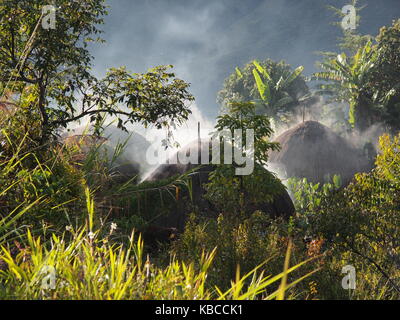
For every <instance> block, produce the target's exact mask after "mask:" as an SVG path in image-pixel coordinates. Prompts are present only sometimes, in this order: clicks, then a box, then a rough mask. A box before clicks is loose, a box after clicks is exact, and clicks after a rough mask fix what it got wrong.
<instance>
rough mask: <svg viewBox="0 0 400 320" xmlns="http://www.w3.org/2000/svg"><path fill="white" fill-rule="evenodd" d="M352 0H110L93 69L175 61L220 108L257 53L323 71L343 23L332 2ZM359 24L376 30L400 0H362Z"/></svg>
mask: <svg viewBox="0 0 400 320" xmlns="http://www.w3.org/2000/svg"><path fill="white" fill-rule="evenodd" d="M348 2H350V1H349V0H109V1H108V4H109V6H110V13H109V15H108V16H107V17H106V20H105V22H106V24H105V25H104V26H103V27H102V28H103V30H104V31H105V34H104V37H105V39H106V41H107V43H106V44H104V45H101V46H95V47H93V48H92V53H93V55H94V56H95V63H94V69H95V72H96V73H97V74H99V75H101V74H103V73H104V72H105V70H106V69H107V68H109V67H117V66H122V65H125V66H127V68H128V69H129V70H131V71H134V72H144V71H146V70H147V69H148V68H150V67H153V66H156V65H161V64H172V65H174V66H175V71H176V73H177V76H178V77H180V78H182V79H184V80H185V81H187V82H190V83H191V92H192V93H193V94H194V95H195V97H196V105H197V107H198V108H199V110H200V112H201V114H202V116H203V117H205V118H206V119H209V120H212V119H214V118H215V117H216V115H217V114H218V110H219V106H218V105H217V103H216V94H217V92H218V91H219V90H220V89H221V87H222V83H223V80H224V78H225V77H227V76H228V75H229V74H230V73H231V72H232V71H234V68H235V67H236V66H242V65H243V64H245V63H246V62H248V61H250V60H252V59H254V58H257V59H265V58H272V59H275V60H281V59H283V60H285V61H286V62H288V63H290V64H292V65H293V66H295V67H297V66H298V65H303V66H305V68H306V71H305V73H306V74H311V73H312V72H314V71H316V69H315V61H316V60H318V58H319V57H318V55H317V54H316V52H317V51H335V50H336V48H335V43H336V39H337V37H339V36H340V30H339V29H338V27H336V26H333V25H331V24H330V23H331V22H332V21H334V19H335V18H334V16H333V13H332V12H331V11H329V10H327V9H326V7H325V6H326V5H327V4H334V5H336V6H338V7H339V6H340V7H342V6H344V5H345V4H348ZM362 3H364V4H367V7H366V8H365V9H364V10H363V12H362V19H363V21H362V24H361V27H360V31H361V32H362V33H369V34H372V35H376V34H377V33H378V30H379V28H380V27H381V26H383V25H389V24H391V22H392V20H393V19H396V18H399V17H400V0H379V1H377V0H363V1H362Z"/></svg>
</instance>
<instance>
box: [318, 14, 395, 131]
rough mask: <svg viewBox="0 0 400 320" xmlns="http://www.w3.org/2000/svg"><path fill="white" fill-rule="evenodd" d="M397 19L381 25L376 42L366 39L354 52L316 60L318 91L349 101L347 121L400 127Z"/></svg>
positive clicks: (365, 126) (358, 125)
mask: <svg viewBox="0 0 400 320" xmlns="http://www.w3.org/2000/svg"><path fill="white" fill-rule="evenodd" d="M399 52H400V20H398V21H397V22H396V21H395V22H393V25H392V26H391V27H389V28H386V27H383V28H382V29H381V31H380V34H379V35H378V37H377V38H376V43H375V44H374V43H373V42H372V41H369V42H367V43H366V44H365V45H364V46H363V47H361V48H359V49H358V51H357V52H356V53H355V54H354V55H347V54H346V53H342V54H339V55H337V56H335V57H333V58H326V59H325V61H323V62H322V63H320V64H319V66H320V68H321V69H322V70H323V71H322V72H318V73H315V74H314V75H313V78H314V79H315V80H323V81H326V82H328V83H327V84H319V85H318V87H319V89H320V91H319V93H320V94H328V95H331V96H333V97H334V99H333V100H334V101H341V102H348V103H349V105H350V111H349V123H350V125H351V126H352V127H353V128H356V129H357V130H360V131H364V130H366V129H368V128H369V127H370V126H371V125H372V124H374V123H383V124H385V125H387V126H388V127H389V128H390V129H392V130H393V131H397V130H399V129H400V85H399V83H398V75H399V74H400V53H399Z"/></svg>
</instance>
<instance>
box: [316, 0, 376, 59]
mask: <svg viewBox="0 0 400 320" xmlns="http://www.w3.org/2000/svg"><path fill="white" fill-rule="evenodd" d="M359 2H360V1H359V0H352V1H351V5H352V6H353V7H354V9H355V12H356V19H355V29H344V28H343V27H342V20H343V18H344V17H345V16H346V13H343V11H342V8H336V7H335V6H327V7H328V9H329V10H331V11H333V12H334V14H335V15H336V16H337V17H339V18H340V21H339V22H333V23H332V24H333V25H336V26H338V27H340V29H341V30H342V33H343V36H342V37H341V38H339V44H338V46H339V48H340V49H341V50H343V51H344V52H346V53H347V54H350V55H354V54H356V53H357V51H358V50H359V49H360V48H362V47H364V46H365V45H366V44H367V43H368V42H369V41H371V40H372V39H373V37H372V36H371V35H368V34H366V35H362V34H360V33H358V32H357V30H358V29H359V26H360V24H361V16H360V14H359V13H360V12H361V11H362V10H363V9H364V8H365V7H366V6H365V5H364V6H358V3H359ZM322 54H326V55H327V56H329V55H330V53H328V52H323V53H322ZM335 55H336V54H335Z"/></svg>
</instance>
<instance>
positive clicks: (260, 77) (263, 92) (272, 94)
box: [253, 60, 305, 123]
mask: <svg viewBox="0 0 400 320" xmlns="http://www.w3.org/2000/svg"><path fill="white" fill-rule="evenodd" d="M253 64H254V66H255V68H254V69H253V76H254V80H255V82H256V85H257V89H258V92H259V94H260V98H261V101H262V105H263V107H264V108H265V109H266V113H267V115H269V116H270V117H271V118H272V119H273V121H274V122H275V123H276V122H279V121H281V117H280V116H281V115H282V114H285V113H287V111H288V110H287V107H288V105H290V104H292V103H293V102H296V101H297V102H300V99H296V101H295V99H294V98H293V97H291V96H290V95H289V93H288V91H287V90H288V88H289V85H290V84H291V83H292V82H293V81H294V80H296V79H297V78H298V77H299V76H300V75H301V74H302V72H303V71H304V67H303V66H299V67H298V68H296V69H295V70H294V71H293V72H286V73H283V74H282V75H280V77H279V79H278V78H277V77H276V78H274V77H272V76H271V75H270V73H269V72H268V70H267V69H266V68H264V67H263V66H262V65H261V64H260V63H259V62H258V61H256V60H255V61H253ZM302 98H304V99H305V97H302ZM302 98H301V99H302ZM304 99H303V100H304Z"/></svg>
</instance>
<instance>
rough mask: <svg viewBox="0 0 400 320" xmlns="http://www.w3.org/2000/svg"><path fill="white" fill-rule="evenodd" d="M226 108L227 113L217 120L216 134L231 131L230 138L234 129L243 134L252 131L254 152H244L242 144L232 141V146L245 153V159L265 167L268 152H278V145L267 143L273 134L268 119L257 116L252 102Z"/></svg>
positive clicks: (235, 103) (231, 104)
mask: <svg viewBox="0 0 400 320" xmlns="http://www.w3.org/2000/svg"><path fill="white" fill-rule="evenodd" d="M228 107H229V112H228V113H226V114H223V115H221V116H219V117H218V118H217V124H216V126H215V129H216V130H217V131H216V134H218V132H220V131H223V130H226V129H227V130H229V131H231V134H232V137H234V130H235V129H242V131H243V133H245V130H246V129H253V130H254V150H244V149H243V145H242V143H241V142H239V143H236V142H235V141H234V140H233V146H234V147H235V148H240V149H241V150H242V151H243V152H244V153H246V156H247V157H251V158H253V159H254V161H255V162H256V163H257V164H258V165H262V166H263V165H267V161H268V151H277V150H279V144H278V143H276V142H270V141H268V138H269V137H270V136H271V135H272V133H273V130H272V128H271V123H270V120H269V118H268V117H267V116H265V115H257V114H256V110H255V104H254V103H252V102H231V103H229V106H228ZM244 140H245V139H244ZM245 141H246V140H245Z"/></svg>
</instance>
